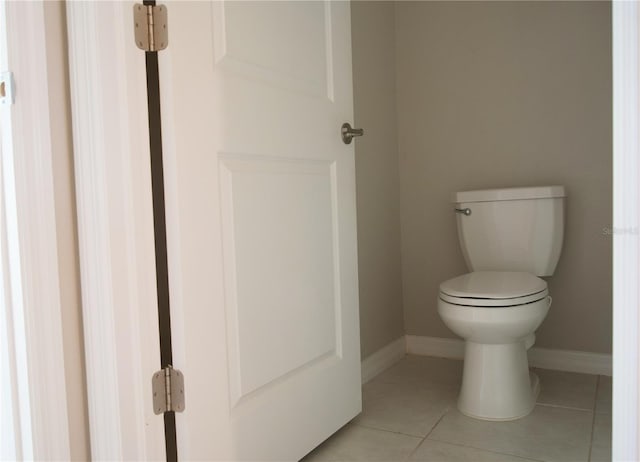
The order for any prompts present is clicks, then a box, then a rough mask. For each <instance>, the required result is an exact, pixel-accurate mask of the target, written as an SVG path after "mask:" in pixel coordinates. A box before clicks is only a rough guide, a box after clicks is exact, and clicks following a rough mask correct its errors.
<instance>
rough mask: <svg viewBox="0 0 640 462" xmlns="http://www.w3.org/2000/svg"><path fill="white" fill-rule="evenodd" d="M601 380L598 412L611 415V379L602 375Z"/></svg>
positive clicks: (597, 396)
mask: <svg viewBox="0 0 640 462" xmlns="http://www.w3.org/2000/svg"><path fill="white" fill-rule="evenodd" d="M599 379H600V381H599V383H598V394H597V395H596V412H598V413H601V414H611V388H612V380H611V377H607V376H606V375H601V376H600V377H599Z"/></svg>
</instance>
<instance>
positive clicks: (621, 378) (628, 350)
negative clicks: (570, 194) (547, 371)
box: [611, 1, 640, 460]
mask: <svg viewBox="0 0 640 462" xmlns="http://www.w3.org/2000/svg"><path fill="white" fill-rule="evenodd" d="M611 16H612V33H613V37H612V38H613V43H612V49H613V63H612V64H613V231H614V233H613V405H612V412H613V419H612V451H613V460H638V458H639V457H640V447H639V440H640V377H639V375H638V374H639V372H640V365H639V364H638V361H639V358H640V354H639V353H640V345H639V343H638V340H639V336H640V335H639V334H640V325H639V321H640V316H639V314H638V310H639V308H640V293H639V291H638V287H639V285H640V253H639V252H640V246H639V242H638V237H639V234H638V233H639V230H640V133H639V131H638V124H639V123H640V83H639V82H640V44H639V40H640V34H639V33H640V7H639V6H638V2H625V1H614V2H612V15H611Z"/></svg>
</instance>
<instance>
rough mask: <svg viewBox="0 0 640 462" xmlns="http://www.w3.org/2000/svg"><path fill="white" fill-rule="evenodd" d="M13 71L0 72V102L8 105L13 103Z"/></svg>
mask: <svg viewBox="0 0 640 462" xmlns="http://www.w3.org/2000/svg"><path fill="white" fill-rule="evenodd" d="M13 90H14V89H13V73H12V72H2V73H0V104H5V105H10V104H13V103H14V91H13Z"/></svg>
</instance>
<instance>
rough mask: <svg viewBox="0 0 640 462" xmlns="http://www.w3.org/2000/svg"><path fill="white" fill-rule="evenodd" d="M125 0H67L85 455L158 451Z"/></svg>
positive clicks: (150, 289) (142, 174)
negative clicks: (86, 431) (88, 445)
mask: <svg viewBox="0 0 640 462" xmlns="http://www.w3.org/2000/svg"><path fill="white" fill-rule="evenodd" d="M132 15H133V2H67V33H68V41H69V68H70V86H71V106H72V119H73V145H74V162H75V176H76V178H75V180H76V200H77V213H78V238H79V253H80V273H81V283H82V305H83V324H84V338H85V356H86V363H87V399H88V405H89V426H90V436H91V453H92V458H93V459H96V460H105V459H109V460H125V459H131V460H159V459H165V450H164V449H165V446H164V427H163V419H162V417H161V416H156V415H155V414H154V413H153V405H152V395H151V377H152V375H153V373H154V372H155V371H156V370H157V369H158V368H159V365H160V351H159V348H158V345H159V338H158V312H157V298H156V286H155V277H154V276H155V256H154V247H153V217H152V209H151V178H150V166H149V130H148V113H147V101H146V73H145V60H144V54H143V52H142V51H140V50H138V49H137V47H136V46H135V41H134V37H133V19H132Z"/></svg>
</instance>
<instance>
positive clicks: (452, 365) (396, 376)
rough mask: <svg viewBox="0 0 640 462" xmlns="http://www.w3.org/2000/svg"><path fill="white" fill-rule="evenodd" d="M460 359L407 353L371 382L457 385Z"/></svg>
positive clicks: (458, 383)
mask: <svg viewBox="0 0 640 462" xmlns="http://www.w3.org/2000/svg"><path fill="white" fill-rule="evenodd" d="M462 365H463V362H462V361H458V360H452V359H443V358H431V357H429V356H415V355H407V356H405V357H404V359H402V360H401V361H399V362H398V363H397V364H395V365H394V366H392V367H390V368H389V369H387V370H386V371H384V372H383V373H382V374H380V375H378V376H377V377H375V378H374V379H373V382H385V383H404V384H406V383H416V384H418V385H419V384H425V385H426V384H440V385H454V386H457V387H459V386H460V383H461V382H462Z"/></svg>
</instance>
